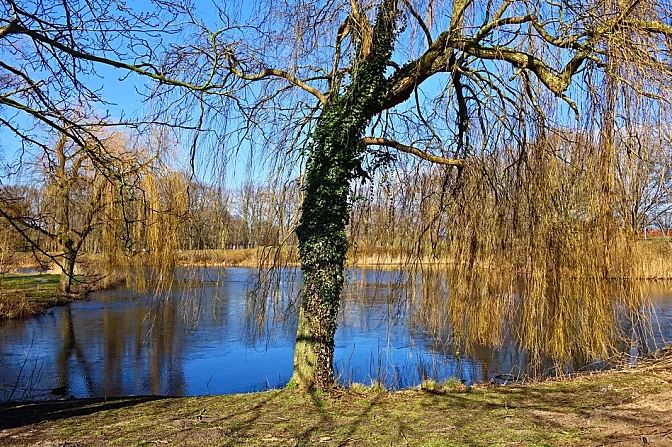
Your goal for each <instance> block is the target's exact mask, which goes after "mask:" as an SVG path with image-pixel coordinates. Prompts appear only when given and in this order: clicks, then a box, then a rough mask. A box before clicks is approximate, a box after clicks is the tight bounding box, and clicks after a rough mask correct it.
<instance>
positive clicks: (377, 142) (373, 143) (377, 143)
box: [362, 137, 464, 166]
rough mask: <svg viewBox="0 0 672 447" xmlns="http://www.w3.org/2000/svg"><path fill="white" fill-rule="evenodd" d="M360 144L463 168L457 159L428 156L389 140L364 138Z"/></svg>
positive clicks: (462, 161) (425, 153) (411, 147)
mask: <svg viewBox="0 0 672 447" xmlns="http://www.w3.org/2000/svg"><path fill="white" fill-rule="evenodd" d="M362 143H364V144H365V145H367V146H386V147H391V148H392V149H396V150H398V151H399V152H404V153H406V154H411V155H414V156H416V157H418V158H421V159H423V160H427V161H431V162H432V163H435V164H439V165H447V166H464V160H463V159H459V158H446V157H440V156H438V155H434V154H430V153H429V152H426V151H423V150H421V149H418V148H417V147H413V146H407V145H405V144H402V143H399V142H398V141H394V140H390V139H388V138H380V137H365V138H363V139H362Z"/></svg>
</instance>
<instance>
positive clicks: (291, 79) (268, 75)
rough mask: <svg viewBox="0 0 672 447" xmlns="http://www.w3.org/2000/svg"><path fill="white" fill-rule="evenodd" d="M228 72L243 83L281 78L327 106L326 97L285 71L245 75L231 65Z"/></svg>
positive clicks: (273, 70) (265, 71) (267, 71)
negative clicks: (243, 81)
mask: <svg viewBox="0 0 672 447" xmlns="http://www.w3.org/2000/svg"><path fill="white" fill-rule="evenodd" d="M229 70H231V73H233V74H234V75H236V76H237V77H238V78H240V79H243V80H245V81H260V80H262V79H266V78H271V77H276V78H282V79H285V80H286V81H288V82H289V83H290V84H292V85H294V86H296V87H299V88H300V89H302V90H304V91H306V92H308V93H310V94H311V95H313V96H315V97H316V98H317V99H318V100H319V101H320V103H322V104H325V105H326V104H327V97H326V96H325V95H324V93H322V92H321V91H319V90H318V89H316V88H315V87H312V86H310V85H308V84H307V83H306V82H305V81H302V80H301V79H299V78H297V77H296V76H293V75H291V74H289V73H288V72H286V71H283V70H278V69H276V68H265V69H263V70H261V71H260V72H258V73H254V74H245V73H243V72H242V71H241V70H239V69H238V68H236V67H235V65H234V64H233V63H232V64H231V66H230V67H229Z"/></svg>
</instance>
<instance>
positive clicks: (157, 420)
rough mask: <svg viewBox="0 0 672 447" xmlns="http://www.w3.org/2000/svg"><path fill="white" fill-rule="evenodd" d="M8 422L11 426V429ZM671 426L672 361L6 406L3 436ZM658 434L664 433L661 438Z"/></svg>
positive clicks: (255, 441) (596, 432)
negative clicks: (431, 381)
mask: <svg viewBox="0 0 672 447" xmlns="http://www.w3.org/2000/svg"><path fill="white" fill-rule="evenodd" d="M2 429H4V430H2ZM670 433H672V361H670V360H669V359H668V360H667V363H666V364H663V365H662V366H661V365H658V366H656V367H655V368H649V369H646V368H645V367H643V368H642V369H641V370H630V371H625V372H610V373H600V374H595V375H592V376H584V377H580V378H576V379H572V380H567V381H549V382H544V383H537V384H531V385H525V386H515V387H497V386H483V387H475V388H468V389H467V388H464V387H463V388H461V389H458V387H456V386H453V385H452V384H451V386H450V387H448V388H441V387H437V389H432V390H410V391H402V392H386V391H381V390H370V389H369V390H367V389H366V388H365V387H355V388H354V390H353V389H350V390H341V391H338V392H334V393H324V394H319V395H316V394H310V393H302V392H300V391H299V390H288V389H284V390H276V391H268V392H263V393H253V394H239V395H229V396H214V397H192V398H123V399H111V400H100V399H99V400H75V401H58V402H48V403H34V404H25V405H19V404H14V405H5V406H4V407H3V406H0V445H7V446H15V445H77V446H89V445H91V446H100V445H111V446H144V445H147V446H156V445H185V446H308V445H316V446H418V447H430V446H431V447H439V446H519V445H524V446H566V445H599V444H604V443H609V444H614V445H632V444H638V443H641V442H642V441H641V439H642V436H644V437H645V438H646V439H647V441H650V443H651V444H652V445H667V444H665V442H663V441H667V442H668V443H669V442H672V438H666V436H668V434H670ZM653 441H656V442H658V441H660V443H654V442H653Z"/></svg>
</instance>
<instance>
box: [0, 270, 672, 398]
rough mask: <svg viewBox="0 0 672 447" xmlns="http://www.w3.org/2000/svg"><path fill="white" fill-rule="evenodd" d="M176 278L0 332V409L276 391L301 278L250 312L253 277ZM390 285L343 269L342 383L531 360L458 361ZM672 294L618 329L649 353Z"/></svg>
mask: <svg viewBox="0 0 672 447" xmlns="http://www.w3.org/2000/svg"><path fill="white" fill-rule="evenodd" d="M179 276H180V278H179V279H180V281H178V282H177V283H176V286H175V287H173V289H172V290H171V292H170V293H166V294H154V293H139V292H134V291H133V290H128V289H124V288H120V289H115V290H108V291H101V292H96V293H93V294H91V295H90V297H89V299H88V300H85V301H77V302H74V303H72V304H70V305H67V306H62V307H57V308H53V309H51V310H50V311H49V312H47V313H46V314H44V315H41V316H39V317H35V318H31V319H27V320H20V321H19V320H17V321H13V320H10V321H5V322H2V323H0V401H6V400H10V399H11V400H26V399H49V398H59V397H66V396H74V397H102V396H122V395H123V396H126V395H148V394H152V395H171V396H191V395H205V394H225V393H238V392H249V391H258V390H263V389H267V388H273V387H281V386H283V385H285V384H286V383H287V381H288V379H289V378H290V376H291V373H292V355H293V344H294V331H295V328H296V316H295V315H296V313H295V312H293V311H291V310H288V309H291V306H288V305H287V304H288V303H291V300H292V299H293V298H292V297H295V295H296V291H297V290H298V288H299V286H300V275H299V274H298V272H291V271H288V272H285V275H284V277H282V278H280V282H279V283H278V286H277V288H276V292H277V291H279V292H280V293H276V294H275V295H273V296H275V299H276V301H275V303H276V305H273V300H264V301H263V304H261V305H255V301H254V300H252V299H251V298H250V296H251V295H250V289H251V285H252V284H254V283H255V279H256V277H257V272H256V270H254V269H250V268H201V269H196V270H188V271H187V270H184V271H182V272H180V273H179ZM397 276H398V275H397V273H395V272H393V271H387V272H386V271H383V272H381V271H367V270H351V271H350V272H349V277H350V279H351V281H350V282H351V284H352V285H351V286H349V287H348V288H347V290H346V291H345V293H344V299H343V305H342V309H341V317H340V323H339V328H338V331H337V334H336V354H335V365H336V369H337V372H338V376H339V380H340V381H341V382H342V383H352V382H359V383H373V382H382V383H384V384H385V385H386V386H387V387H389V388H404V387H411V386H415V385H417V384H419V383H420V381H421V380H422V379H425V378H432V379H435V380H437V381H443V380H447V379H449V378H456V379H459V380H461V381H463V382H466V383H478V382H483V381H502V380H503V381H506V380H510V379H511V378H514V377H516V376H518V375H519V374H522V373H524V372H525V371H526V370H527V368H528V356H527V354H526V352H525V351H524V350H523V349H521V348H520V347H519V344H518V343H516V342H515V341H514V337H511V336H508V337H505V338H504V339H503V341H502V342H501V343H499V344H498V345H497V346H487V345H486V344H483V343H480V344H476V345H475V346H474V347H473V349H470V350H469V351H468V353H467V352H461V350H460V348H458V347H456V345H455V344H454V343H447V342H446V339H449V338H450V336H449V335H446V333H441V334H440V333H437V332H436V331H428V330H427V328H426V327H424V326H423V324H421V323H419V322H418V321H419V320H417V319H414V318H412V315H411V314H412V313H413V312H414V311H413V306H411V305H408V302H407V301H408V300H407V299H406V298H404V297H405V294H406V292H407V288H404V287H401V286H400V285H399V282H398V280H397ZM671 290H672V289H671V288H670V287H667V286H656V285H655V284H654V285H652V286H650V287H648V286H647V288H646V291H647V292H646V294H647V296H648V298H649V299H650V303H651V305H650V307H649V310H650V317H652V318H651V320H650V321H651V323H652V324H649V325H647V329H646V330H635V329H636V328H635V326H634V325H631V327H630V326H628V327H630V329H627V327H626V332H628V330H630V332H631V333H632V334H634V335H633V337H634V338H640V339H641V338H646V343H645V344H648V345H649V347H651V346H652V347H654V348H655V347H659V346H662V344H664V343H665V342H666V341H667V340H670V339H672V292H671ZM269 303H270V304H269ZM642 334H644V335H642ZM634 346H635V345H634V344H628V342H627V341H626V342H625V343H624V344H623V350H624V351H626V352H627V351H630V353H631V354H632V355H636V351H634ZM640 346H641V344H640Z"/></svg>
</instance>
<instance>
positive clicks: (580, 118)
mask: <svg viewBox="0 0 672 447" xmlns="http://www.w3.org/2000/svg"><path fill="white" fill-rule="evenodd" d="M208 8H214V9H215V10H212V9H203V10H199V9H197V8H194V7H192V5H190V4H187V3H185V4H183V3H181V2H156V3H152V8H150V11H149V12H148V13H147V12H145V11H142V12H141V11H136V10H135V9H134V8H132V7H130V5H126V6H125V7H122V8H118V9H117V10H112V9H110V8H106V7H105V6H104V4H103V3H102V2H95V1H94V2H76V1H73V2H64V4H63V5H59V6H54V7H46V6H44V5H43V3H42V2H34V4H33V2H32V1H30V0H25V1H22V2H18V1H14V0H13V1H11V2H8V6H3V10H2V16H3V18H2V22H1V23H2V27H1V28H0V42H2V43H3V44H4V45H6V47H3V48H8V49H9V50H8V51H9V52H10V53H12V58H11V59H9V60H10V63H5V62H3V64H2V66H1V68H2V70H4V71H3V73H4V74H6V75H7V76H8V78H10V79H13V80H15V82H13V83H8V84H7V85H6V86H3V95H2V96H0V104H3V105H4V106H7V107H10V108H12V109H13V110H17V111H18V112H19V113H24V114H27V115H29V116H30V117H32V118H34V119H36V120H38V121H40V122H41V123H42V124H43V125H46V126H50V127H57V128H59V130H60V131H61V132H63V133H65V134H67V135H68V136H69V137H70V138H71V139H72V140H73V141H76V142H83V141H84V139H85V138H84V136H85V135H86V134H87V132H88V130H87V128H86V127H85V126H81V125H77V123H73V121H72V119H71V118H70V116H71V114H72V113H71V112H72V110H71V109H67V108H65V109H64V107H63V106H62V104H64V103H66V104H68V102H67V99H73V92H74V96H75V98H74V99H78V100H80V101H79V102H70V103H69V104H76V103H79V104H81V103H83V102H84V101H81V99H86V100H88V101H93V102H94V103H98V104H104V101H103V100H102V99H101V98H100V96H99V95H98V94H97V93H96V91H95V90H93V89H91V90H90V89H86V88H83V86H82V84H81V83H80V82H78V79H82V72H83V73H85V74H86V75H89V76H93V75H95V74H96V72H95V67H96V66H98V65H106V66H108V67H113V68H116V69H118V70H121V71H122V72H123V73H124V74H131V73H132V74H134V75H138V76H139V77H140V78H141V79H144V80H146V81H147V89H146V90H144V92H145V93H146V94H147V95H148V96H151V97H152V98H153V100H154V102H153V104H154V109H153V111H154V112H155V114H154V115H152V116H151V117H149V118H146V119H145V120H137V121H136V122H137V123H138V125H140V124H141V123H144V122H146V121H147V120H153V121H154V122H159V121H160V122H161V123H163V124H166V125H172V126H174V127H175V128H178V129H182V130H184V131H187V132H193V133H192V137H193V139H192V150H193V151H196V149H197V148H198V147H199V146H200V143H204V142H205V141H210V142H212V141H215V142H216V145H217V147H218V148H224V150H226V149H227V148H231V150H230V151H229V152H228V155H230V156H236V155H237V154H239V152H238V151H239V148H240V147H241V143H242V144H243V145H244V146H246V147H249V148H250V149H251V150H252V151H253V153H255V154H258V155H259V153H258V152H255V151H257V150H260V151H263V152H264V154H263V155H267V154H269V153H270V154H271V155H273V154H274V155H276V160H281V161H283V162H284V164H283V165H282V166H281V167H284V168H286V169H288V170H289V171H290V172H293V173H296V170H297V169H296V166H295V162H296V161H298V160H299V157H303V158H302V159H303V160H305V161H306V163H305V172H304V173H303V179H304V199H303V205H302V207H301V211H300V213H301V217H300V222H299V224H298V226H297V228H296V235H297V237H298V245H299V254H300V261H301V268H302V270H303V274H304V286H303V291H302V294H301V298H302V299H301V311H300V318H299V329H298V332H297V343H296V350H295V360H294V376H293V380H294V381H295V382H296V383H297V384H298V385H299V386H301V387H305V388H312V387H317V388H328V387H330V386H332V385H333V382H334V375H333V354H334V333H335V330H336V316H337V313H338V308H339V302H340V295H341V291H342V287H343V283H344V274H343V271H344V263H345V258H346V251H347V248H348V238H347V225H348V222H349V216H350V208H351V201H350V190H351V186H352V184H353V183H354V182H356V181H362V180H366V179H369V178H371V177H373V176H374V175H375V172H376V169H377V168H381V167H386V166H393V165H395V164H396V163H400V162H402V161H403V160H405V159H407V157H417V158H418V159H420V160H422V161H423V163H433V164H435V165H438V166H441V167H442V168H443V169H444V175H443V179H444V181H443V182H442V183H441V185H440V197H441V200H440V201H439V204H438V205H437V206H435V207H434V208H433V209H428V210H424V211H423V212H424V213H425V214H426V215H428V216H432V220H431V221H430V222H429V223H428V224H427V225H425V227H426V228H431V227H432V224H433V222H435V221H441V219H444V220H445V217H443V218H442V217H441V216H451V217H450V218H454V219H455V222H448V223H449V224H452V223H455V227H454V228H456V229H457V231H454V232H453V233H452V234H451V236H450V238H451V239H450V240H451V244H452V245H451V247H452V248H451V251H452V252H454V253H455V256H457V257H458V259H459V261H460V265H465V266H468V268H473V267H474V266H476V265H486V266H487V265H490V266H492V265H497V263H498V262H499V260H501V259H502V257H503V256H506V257H508V258H512V259H514V260H515V262H516V263H517V264H518V265H522V266H526V267H527V268H529V269H531V270H532V271H533V272H539V273H533V274H532V276H533V277H538V278H539V281H537V282H533V283H532V285H531V287H532V289H534V290H537V291H543V290H544V289H545V288H547V285H548V284H549V281H550V282H552V281H554V280H553V278H554V277H557V278H559V280H558V281H561V280H562V278H563V277H566V276H567V274H568V271H570V270H571V269H572V268H574V267H575V266H577V265H578V266H583V265H587V264H586V263H588V264H591V267H590V268H591V269H596V270H599V271H600V272H601V273H600V274H601V275H602V276H603V277H608V276H610V275H612V273H611V272H613V271H614V270H616V271H618V269H620V268H621V267H620V266H621V265H622V264H621V262H620V261H618V260H620V259H623V258H624V257H623V256H622V255H619V254H618V253H616V250H619V249H620V247H622V246H623V245H625V246H626V248H625V249H626V250H627V243H626V244H621V243H620V242H619V243H616V244H613V241H614V240H617V241H620V240H621V239H622V238H620V236H618V232H616V231H615V230H614V229H615V228H618V222H617V221H616V220H615V219H614V213H613V203H614V200H613V191H614V186H613V185H614V180H613V175H614V167H613V163H614V160H615V159H616V158H617V157H615V155H614V153H615V149H616V148H615V144H614V133H615V132H616V129H617V128H618V127H619V126H620V123H619V122H618V118H617V117H618V116H619V115H618V113H617V111H618V109H619V107H621V106H622V105H621V104H619V103H618V101H616V100H615V99H614V98H615V97H616V94H615V91H614V85H619V86H621V88H623V89H626V90H628V91H629V92H631V93H632V94H633V95H635V96H637V97H641V98H646V100H647V101H650V104H651V106H650V108H649V110H653V111H654V113H657V112H660V111H662V110H664V108H665V106H666V103H665V98H666V94H665V92H666V91H667V89H668V86H669V81H670V79H671V78H670V69H669V46H668V40H669V37H670V36H672V27H670V26H669V25H668V22H669V21H670V16H671V14H670V9H669V7H668V4H667V3H666V2H664V1H655V0H648V1H637V0H633V1H628V0H622V1H614V0H595V1H590V2H579V1H561V2H556V3H539V2H528V1H524V0H523V1H512V0H500V1H478V0H454V1H452V2H451V1H443V0H349V1H345V0H343V1H319V0H314V1H308V2H305V1H300V2H295V1H290V0H285V1H281V2H278V1H270V0H258V1H254V2H247V1H245V2H242V1H240V2H239V1H232V2H224V3H222V4H218V5H214V6H211V7H208ZM34 11H37V12H34ZM47 25H48V26H47ZM120 25H122V26H120ZM62 29H65V30H68V32H66V33H62V32H60V30H62ZM213 30H214V31H213ZM177 36H179V38H178V37H177ZM185 41H186V43H185ZM121 42H123V43H125V44H126V45H121V44H120V43H121ZM26 44H28V45H26ZM122 47H124V48H130V49H132V51H131V53H132V54H128V53H125V52H122V51H120V50H119V48H122ZM19 48H31V50H27V51H24V52H21V51H18V49H19ZM32 48H34V50H32ZM21 57H23V58H24V59H25V60H27V61H30V60H32V59H34V60H42V61H46V64H43V65H42V66H37V65H35V64H32V65H29V67H30V68H29V69H28V70H26V69H24V68H23V67H22V66H21V64H19V63H16V64H15V63H13V61H15V60H17V59H20V58H21ZM3 60H6V58H3ZM41 71H47V72H48V75H49V76H51V77H52V78H53V81H54V82H53V83H52V85H53V86H54V87H53V88H51V89H46V88H45V87H44V86H43V85H42V84H40V82H36V80H37V79H39V77H38V76H37V75H36V73H40V72H41ZM624 73H627V74H628V75H627V76H626V75H624ZM17 86H18V87H17ZM73 87H74V90H73ZM26 96H28V97H29V99H28V100H26V98H25V97H26ZM64 98H65V99H66V101H64V100H63V99H64ZM51 110H57V111H59V113H60V112H63V113H61V115H62V116H61V118H60V119H61V121H59V122H64V123H65V124H66V125H63V126H59V125H58V123H57V122H55V121H54V120H53V117H52V115H53V114H52V112H51ZM193 110H196V112H197V113H196V114H193V113H191V112H192V111H193ZM2 119H3V123H5V124H9V125H10V127H9V128H10V129H12V131H13V132H14V133H15V134H16V135H18V136H19V137H20V138H22V139H23V140H24V141H34V140H35V138H34V135H32V134H31V133H30V132H27V131H26V129H25V128H22V127H21V126H19V125H17V124H16V123H11V122H7V121H6V120H5V119H4V118H2ZM120 121H123V120H120ZM563 127H564V128H572V129H574V130H579V131H584V132H588V133H589V134H590V135H591V138H592V137H593V136H594V135H599V138H598V139H597V141H598V145H597V146H596V154H595V155H591V157H590V160H591V163H592V162H594V165H591V166H590V167H587V169H592V170H594V171H595V172H596V173H597V175H598V176H597V177H595V178H597V181H598V183H596V186H595V188H594V189H595V191H593V192H594V194H592V195H590V197H587V198H586V200H588V201H589V204H592V205H594V208H595V209H598V210H599V212H597V213H594V212H592V211H593V208H591V207H588V208H586V209H588V210H589V211H590V212H588V213H587V214H581V213H582V212H583V209H582V208H581V207H578V208H573V210H574V211H572V212H573V213H574V212H576V213H579V214H575V215H573V220H572V222H578V223H575V224H574V225H573V226H572V227H571V228H567V227H566V226H565V225H564V223H565V222H566V221H564V220H563V219H560V218H556V217H557V216H556V214H557V213H558V212H559V211H562V210H558V209H556V208H554V207H549V206H547V205H548V204H549V203H553V199H554V195H556V194H562V185H561V181H562V180H561V179H557V182H558V183H552V184H551V185H550V186H549V185H547V184H546V180H547V179H548V178H553V177H552V175H553V169H554V168H553V166H554V162H553V161H548V155H545V154H544V153H543V150H538V149H535V146H534V145H531V144H529V143H530V142H533V141H535V140H537V141H540V142H543V141H544V140H545V139H547V138H549V137H548V133H549V132H548V130H551V129H557V128H563ZM203 135H207V136H209V138H207V139H205V140H204V139H199V138H201V137H202V136H203ZM82 147H84V146H82ZM508 152H511V153H513V154H516V155H517V156H516V158H515V160H513V163H512V164H511V165H510V166H508V165H507V166H505V167H504V168H503V169H499V170H497V169H496V170H493V169H489V168H491V167H492V163H495V164H496V163H500V162H501V160H502V159H505V158H506V157H497V156H496V155H498V154H504V155H506V154H507V153H508ZM87 153H88V154H89V155H90V156H91V158H92V160H94V162H95V165H96V166H97V169H99V170H101V172H107V171H106V169H107V165H106V163H105V161H106V160H107V157H105V156H104V154H103V156H101V153H100V152H99V151H88V152H87ZM493 155H494V156H493ZM259 156H261V155H259ZM556 156H557V154H556ZM224 158H227V157H224ZM229 158H230V157H229ZM474 160H484V162H475V161H474ZM575 162H578V160H569V163H570V164H574V163H575ZM579 164H580V165H581V163H579ZM546 170H550V171H546ZM511 172H514V173H515V174H516V175H514V176H513V178H514V180H513V181H514V184H515V186H516V187H515V188H513V191H514V192H515V195H513V196H512V198H513V201H509V202H508V203H514V204H515V206H514V207H513V208H511V209H507V208H506V207H504V206H502V205H501V204H502V203H507V201H503V200H501V191H500V190H499V189H498V188H497V183H496V180H497V177H498V176H500V175H502V173H505V174H508V173H511ZM549 176H550V177H549ZM451 196H456V197H462V198H464V199H461V200H447V199H448V198H450V197H451ZM582 200H583V199H582ZM446 204H447V205H446ZM493 204H494V205H493ZM490 205H493V206H490ZM446 206H453V207H457V209H456V210H455V212H453V213H441V212H439V211H441V210H444V209H446V208H445V207H446ZM586 206H588V205H586ZM421 211H422V210H421ZM481 213H485V214H486V218H487V220H488V222H489V224H488V228H489V229H490V230H489V231H487V232H482V233H479V231H478V228H477V226H478V223H479V221H480V219H481ZM561 214H562V213H561ZM453 216H456V217H453ZM590 222H593V223H590ZM594 222H599V223H598V224H594ZM521 227H524V228H525V229H526V231H519V228H521ZM423 234H429V233H427V231H425V230H423V231H421V233H420V235H423ZM570 235H573V236H570ZM614 235H616V239H614ZM419 237H421V236H419ZM433 237H434V241H433V244H431V246H432V247H438V246H440V245H441V244H442V241H443V240H444V239H445V238H446V237H447V234H441V233H435V236H433ZM623 240H625V239H623ZM579 241H581V242H583V241H590V242H591V243H592V244H594V246H595V249H594V250H593V249H589V250H581V249H578V248H577V247H578V243H579ZM595 241H601V242H595ZM626 242H627V241H626ZM591 246H593V245H591ZM542 254H543V256H541V255H542ZM590 256H595V259H594V260H592V261H589V260H588V259H589V257H590ZM620 273H622V272H620ZM535 275H536V276H535ZM558 275H559V276H558ZM532 295H534V296H537V297H539V296H543V294H541V295H540V294H539V293H538V292H534V293H532ZM542 304H544V306H545V305H546V304H545V302H542ZM551 306H552V307H553V305H551ZM555 307H557V308H562V306H555ZM538 308H539V307H538V306H537V305H536V304H532V305H531V306H530V309H538ZM563 331H564V332H566V331H565V330H561V331H560V332H559V333H563Z"/></svg>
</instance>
